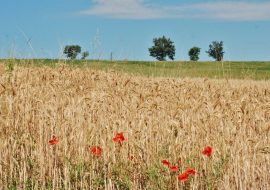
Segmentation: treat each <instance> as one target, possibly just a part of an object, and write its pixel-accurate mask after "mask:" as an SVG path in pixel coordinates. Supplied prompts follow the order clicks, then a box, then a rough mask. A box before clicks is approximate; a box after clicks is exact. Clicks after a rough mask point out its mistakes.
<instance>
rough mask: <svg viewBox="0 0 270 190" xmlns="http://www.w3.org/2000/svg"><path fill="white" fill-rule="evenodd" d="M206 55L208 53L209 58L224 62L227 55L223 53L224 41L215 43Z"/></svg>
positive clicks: (210, 46)
mask: <svg viewBox="0 0 270 190" xmlns="http://www.w3.org/2000/svg"><path fill="white" fill-rule="evenodd" d="M206 53H208V55H209V57H213V58H214V59H216V61H222V60H223V56H224V53H225V52H224V51H223V41H220V42H219V41H213V42H212V44H210V45H209V50H208V51H206Z"/></svg>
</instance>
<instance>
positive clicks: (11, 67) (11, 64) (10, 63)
mask: <svg viewBox="0 0 270 190" xmlns="http://www.w3.org/2000/svg"><path fill="white" fill-rule="evenodd" d="M14 66H15V60H12V59H11V60H7V62H6V71H8V72H12V71H13V70H14Z"/></svg>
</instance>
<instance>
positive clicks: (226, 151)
mask: <svg viewBox="0 0 270 190" xmlns="http://www.w3.org/2000/svg"><path fill="white" fill-rule="evenodd" d="M2 70H3V69H2ZM0 73H1V75H0V131H1V132H0V189H10V190H11V189H12V190H15V189H25V190H26V189H27V190H30V189H72V190H73V189H106V190H112V189H119V190H120V189H121V190H122V189H132V190H133V189H134V190H140V189H147V190H163V189H164V190H165V189H179V190H180V189H199V190H201V189H224V190H225V189H226V190H227V189H240V190H242V189H254V190H257V189H262V190H267V189H270V172H269V170H270V135H269V134H270V81H252V80H225V79H222V80H214V79H199V78H198V79H196V78H195V79H190V78H183V79H173V78H151V77H150V78H147V77H139V76H132V75H128V74H119V73H117V72H114V71H110V72H104V71H96V70H91V69H87V68H84V69H80V68H71V67H68V66H65V65H59V66H57V67H56V68H49V67H29V68H26V67H15V68H14V70H13V71H4V70H3V71H1V72H0ZM121 132H122V133H123V136H124V139H123V141H122V142H120V143H118V142H114V138H115V136H116V135H117V133H121ZM53 136H55V138H56V139H53V140H55V141H54V143H51V142H52V141H50V140H52V138H53ZM49 141H50V142H49ZM93 146H98V147H100V149H101V151H100V152H98V155H97V154H96V155H95V153H96V152H93V151H91V147H93ZM206 146H210V147H212V154H211V155H210V156H206V155H204V154H202V150H203V149H204V147H206ZM162 160H167V161H169V162H170V163H171V164H172V165H175V166H177V169H176V170H177V171H171V170H170V168H168V167H166V166H165V165H164V164H163V163H162ZM187 168H193V169H194V170H195V171H196V174H195V175H190V176H188V179H187V180H186V181H180V180H179V175H180V174H181V173H183V172H184V171H185V170H186V169H187Z"/></svg>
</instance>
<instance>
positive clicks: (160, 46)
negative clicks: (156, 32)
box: [149, 36, 175, 61]
mask: <svg viewBox="0 0 270 190" xmlns="http://www.w3.org/2000/svg"><path fill="white" fill-rule="evenodd" d="M153 43H154V45H153V46H152V47H151V48H149V53H150V56H152V57H155V58H156V59H157V60H159V61H166V57H167V56H168V57H169V59H171V60H174V56H175V47H174V45H173V42H172V41H171V40H170V38H166V37H165V36H162V37H161V38H154V39H153Z"/></svg>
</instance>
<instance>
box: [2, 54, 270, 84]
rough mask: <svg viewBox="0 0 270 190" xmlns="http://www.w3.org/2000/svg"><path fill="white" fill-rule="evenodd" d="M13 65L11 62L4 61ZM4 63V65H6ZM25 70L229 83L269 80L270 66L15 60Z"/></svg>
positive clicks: (260, 64)
mask: <svg viewBox="0 0 270 190" xmlns="http://www.w3.org/2000/svg"><path fill="white" fill-rule="evenodd" d="M3 61H4V62H10V61H11V60H3ZM3 61H2V62H3ZM12 61H13V62H15V64H17V65H23V66H29V65H30V66H33V65H35V66H44V65H47V66H51V67H54V66H57V65H58V63H62V62H64V63H65V64H67V65H70V66H75V67H82V68H85V67H89V68H92V69H98V70H105V71H108V70H115V71H119V72H124V73H131V74H134V75H140V76H152V77H182V78H183V77H192V78H193V77H202V78H229V79H255V80H269V79H270V62H235V61H232V62H231V61H226V62H189V61H184V62H155V61H152V62H150V61H112V62H111V61H96V60H75V61H70V60H68V61H65V60H52V59H33V60H12Z"/></svg>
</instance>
